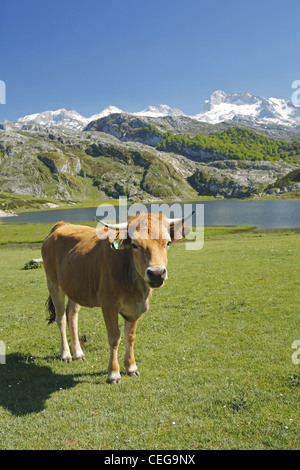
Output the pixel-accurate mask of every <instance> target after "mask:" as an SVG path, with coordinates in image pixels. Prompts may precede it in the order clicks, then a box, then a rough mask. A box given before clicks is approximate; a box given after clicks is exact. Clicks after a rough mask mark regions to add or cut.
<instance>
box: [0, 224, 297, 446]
mask: <svg viewBox="0 0 300 470" xmlns="http://www.w3.org/2000/svg"><path fill="white" fill-rule="evenodd" d="M48 228H49V227H48V226H45V227H44V228H42V227H38V228H37V226H36V225H32V226H27V227H26V237H25V226H23V225H22V226H21V225H20V226H19V229H20V231H23V232H24V233H23V239H24V240H27V241H30V240H31V236H30V230H31V233H32V240H36V239H37V237H38V236H42V235H43V234H44V233H47V231H48ZM0 229H1V231H0V238H1V239H3V238H5V237H6V238H8V232H5V228H3V226H2V225H1V226H0ZM37 230H39V231H40V232H41V233H40V234H37V233H35V232H36V231H37ZM213 230H215V232H213V231H211V233H210V235H209V236H207V238H206V240H205V244H204V248H203V249H202V250H201V251H189V250H185V243H182V242H181V243H177V244H173V245H172V247H171V248H170V251H169V265H168V268H169V280H168V281H167V282H166V284H165V286H164V287H162V288H161V289H158V290H155V292H154V294H153V296H152V299H151V308H150V311H149V312H148V313H147V314H145V315H144V316H143V317H142V319H141V320H140V322H139V327H138V331H137V339H136V348H135V350H136V359H137V363H138V365H139V369H140V371H141V376H140V377H139V378H132V377H127V376H126V375H125V373H124V372H125V370H124V367H123V366H122V363H123V359H124V350H125V346H124V342H123V341H122V343H121V345H120V354H119V358H120V365H121V371H122V384H121V385H120V386H109V385H107V384H106V383H105V382H106V368H107V363H108V355H109V347H108V343H107V338H106V330H105V326H104V321H103V318H102V314H101V312H100V310H99V309H97V308H95V309H87V308H82V309H81V312H80V315H79V332H80V336H82V338H83V340H84V341H85V343H84V347H85V353H86V358H87V360H86V361H85V362H73V363H71V364H64V363H62V362H61V361H60V360H59V349H60V338H59V332H58V328H57V326H56V325H55V324H54V325H52V326H48V325H47V322H46V312H45V300H46V298H47V288H46V282H45V275H44V272H43V269H34V270H28V271H26V270H23V269H22V268H23V266H24V264H25V263H26V262H27V261H28V260H30V259H32V258H39V257H40V250H39V248H37V247H36V246H34V245H32V247H30V246H22V245H20V246H17V247H13V246H3V247H1V248H0V271H1V281H2V282H1V284H0V302H1V323H0V340H1V341H4V343H5V345H6V365H4V364H0V431H1V440H0V449H112V450H117V449H127V450H132V449H189V450H194V449H285V450H288V449H299V431H300V429H299V402H298V398H299V384H300V374H299V364H294V363H293V362H292V354H293V353H294V352H295V350H293V349H292V344H293V342H294V341H295V340H298V339H299V334H298V333H299V331H298V332H297V329H296V325H297V323H299V305H300V297H299V292H300V290H299V279H300V253H299V248H298V247H299V234H296V233H283V234H275V233H272V234H259V233H255V232H248V231H244V232H237V229H235V230H234V233H229V230H230V229H229V228H225V229H223V228H221V227H220V228H213ZM231 230H233V229H231ZM2 237H3V238H2ZM11 238H12V239H13V237H11ZM14 238H15V239H16V238H17V235H16V234H15V235H14ZM21 238H22V237H20V239H21ZM120 324H121V325H122V324H123V321H122V319H121V318H120Z"/></svg>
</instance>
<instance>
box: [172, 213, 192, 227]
mask: <svg viewBox="0 0 300 470" xmlns="http://www.w3.org/2000/svg"><path fill="white" fill-rule="evenodd" d="M194 213H195V211H193V212H191V213H190V214H189V215H187V216H185V217H178V218H177V219H168V222H169V224H177V223H179V222H185V221H186V220H187V219H189V218H190V217H192V215H193V214H194Z"/></svg>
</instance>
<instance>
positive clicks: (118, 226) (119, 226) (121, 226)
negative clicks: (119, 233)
mask: <svg viewBox="0 0 300 470" xmlns="http://www.w3.org/2000/svg"><path fill="white" fill-rule="evenodd" d="M99 222H101V224H103V225H104V226H105V227H107V228H112V229H114V230H124V229H126V228H127V227H128V222H123V223H122V224H108V223H107V222H102V220H99Z"/></svg>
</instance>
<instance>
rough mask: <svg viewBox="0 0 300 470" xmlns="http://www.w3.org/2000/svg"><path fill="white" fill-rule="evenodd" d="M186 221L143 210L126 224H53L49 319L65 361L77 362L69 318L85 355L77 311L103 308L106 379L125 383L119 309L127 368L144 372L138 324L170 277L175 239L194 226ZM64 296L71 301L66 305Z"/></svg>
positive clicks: (46, 256) (47, 246)
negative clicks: (137, 349) (136, 349)
mask: <svg viewBox="0 0 300 470" xmlns="http://www.w3.org/2000/svg"><path fill="white" fill-rule="evenodd" d="M185 219H187V217H186V218H185ZM185 219H173V220H171V219H168V218H167V217H166V216H165V215H162V214H159V215H158V214H148V215H147V214H140V215H138V216H135V217H132V218H131V219H130V220H129V221H128V222H127V223H125V224H119V225H109V224H103V225H105V227H103V228H102V229H101V230H99V231H97V230H96V229H94V228H91V227H86V226H82V225H72V224H68V223H64V222H58V223H57V224H56V225H54V227H53V228H52V230H51V232H50V233H49V235H48V236H47V237H46V238H45V240H44V243H43V246H42V257H43V261H44V267H45V272H46V276H47V284H48V289H49V292H50V297H49V299H48V308H49V311H50V313H51V314H52V316H51V317H50V320H49V323H50V322H51V321H54V320H55V319H56V322H57V324H58V327H59V329H60V334H61V359H62V360H63V361H65V362H70V361H71V360H72V357H71V354H70V349H69V345H68V341H67V335H66V323H67V321H68V326H69V330H70V336H71V345H72V353H73V356H74V358H75V359H84V358H85V357H84V354H83V352H82V349H81V346H80V343H79V339H78V312H79V310H80V306H82V305H83V306H85V307H98V306H100V307H101V308H102V312H103V316H104V320H105V324H106V329H107V334H108V341H109V345H110V360H109V366H108V379H107V382H108V383H120V382H121V376H120V369H119V363H118V358H117V352H118V346H119V344H120V330H119V326H118V313H120V314H121V315H122V316H123V317H124V320H125V325H124V334H125V342H126V352H125V368H126V372H127V374H128V375H131V376H134V375H139V372H138V369H137V366H136V363H135V359H134V353H133V345H134V340H135V332H136V327H137V322H138V319H139V318H140V316H141V315H142V313H144V312H147V310H148V309H149V299H150V297H151V294H152V292H153V289H154V288H157V287H160V286H162V285H163V283H164V281H165V280H166V279H167V253H168V248H169V245H170V243H171V241H173V240H179V239H182V238H183V236H185V235H186V234H187V233H188V232H189V230H190V229H189V227H187V226H186V225H184V220H185ZM130 229H131V230H130ZM112 248H113V249H112ZM65 295H66V296H67V297H68V299H69V301H68V304H67V308H66V309H65Z"/></svg>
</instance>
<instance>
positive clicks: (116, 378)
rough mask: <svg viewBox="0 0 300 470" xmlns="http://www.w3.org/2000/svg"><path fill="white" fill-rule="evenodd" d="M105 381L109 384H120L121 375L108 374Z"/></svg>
mask: <svg viewBox="0 0 300 470" xmlns="http://www.w3.org/2000/svg"><path fill="white" fill-rule="evenodd" d="M106 382H107V383H108V384H110V385H117V384H120V383H121V376H120V374H118V375H117V374H110V375H109V376H108V377H107V380H106Z"/></svg>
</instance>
